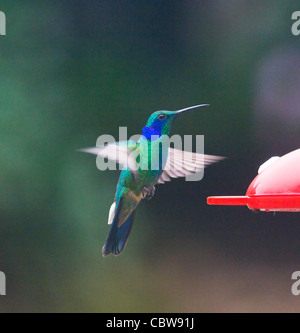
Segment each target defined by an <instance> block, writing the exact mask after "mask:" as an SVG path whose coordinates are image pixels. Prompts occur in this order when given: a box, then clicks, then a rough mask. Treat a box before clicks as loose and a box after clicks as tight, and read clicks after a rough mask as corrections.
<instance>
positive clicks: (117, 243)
mask: <svg viewBox="0 0 300 333" xmlns="http://www.w3.org/2000/svg"><path fill="white" fill-rule="evenodd" d="M122 204H123V198H121V199H120V201H119V203H118V207H117V211H116V213H115V216H114V219H113V222H112V225H111V228H110V231H109V234H108V236H107V239H106V242H105V244H104V246H103V248H102V255H103V256H104V257H105V256H107V255H109V254H114V255H115V256H117V255H119V254H120V253H121V252H122V251H123V249H124V247H125V245H126V242H127V239H128V237H129V235H130V231H131V227H132V223H133V219H134V211H133V212H132V213H131V214H130V215H129V217H128V218H127V220H126V221H125V222H124V223H123V224H122V225H121V226H120V227H118V223H119V215H120V211H121V208H122Z"/></svg>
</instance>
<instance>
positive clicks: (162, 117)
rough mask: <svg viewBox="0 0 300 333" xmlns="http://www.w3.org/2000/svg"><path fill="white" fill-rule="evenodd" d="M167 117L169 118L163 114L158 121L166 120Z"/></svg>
mask: <svg viewBox="0 0 300 333" xmlns="http://www.w3.org/2000/svg"><path fill="white" fill-rule="evenodd" d="M166 117H167V116H166V115H165V114H163V113H161V114H160V115H159V116H158V119H159V120H165V119H166Z"/></svg>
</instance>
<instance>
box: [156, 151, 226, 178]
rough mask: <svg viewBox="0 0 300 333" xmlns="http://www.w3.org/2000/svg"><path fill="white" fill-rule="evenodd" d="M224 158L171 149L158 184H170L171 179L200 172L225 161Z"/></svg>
mask: <svg viewBox="0 0 300 333" xmlns="http://www.w3.org/2000/svg"><path fill="white" fill-rule="evenodd" d="M223 159H224V157H220V156H213V155H204V154H198V153H193V152H188V151H183V150H179V149H174V148H169V152H168V158H167V162H166V165H165V167H164V171H163V173H162V174H161V176H160V178H159V179H158V182H157V183H158V184H163V183H164V182H168V181H170V180H171V178H179V177H186V176H188V175H191V174H193V173H196V172H199V171H201V170H202V169H204V168H205V167H206V166H208V165H209V164H212V163H216V162H218V161H220V160H223Z"/></svg>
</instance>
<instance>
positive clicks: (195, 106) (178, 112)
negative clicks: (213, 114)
mask: <svg viewBox="0 0 300 333" xmlns="http://www.w3.org/2000/svg"><path fill="white" fill-rule="evenodd" d="M203 106H209V104H200V105H194V106H190V107H188V108H184V109H181V110H178V111H175V112H176V114H180V113H182V112H185V111H188V110H192V109H197V108H201V107H203Z"/></svg>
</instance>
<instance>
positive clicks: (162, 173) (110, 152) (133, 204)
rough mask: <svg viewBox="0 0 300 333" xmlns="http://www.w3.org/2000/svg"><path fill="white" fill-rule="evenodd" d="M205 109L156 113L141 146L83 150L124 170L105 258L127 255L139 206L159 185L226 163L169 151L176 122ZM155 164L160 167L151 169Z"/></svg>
mask: <svg viewBox="0 0 300 333" xmlns="http://www.w3.org/2000/svg"><path fill="white" fill-rule="evenodd" d="M205 106H208V104H200V105H195V106H191V107H187V108H184V109H181V110H177V111H166V110H162V111H156V112H154V113H152V114H151V115H150V117H149V119H148V121H147V123H146V126H145V127H143V129H142V136H141V137H140V139H139V140H138V141H137V142H136V141H133V140H128V141H120V142H117V143H109V144H108V145H104V146H101V147H92V148H85V149H81V151H83V152H86V153H91V154H95V155H98V156H101V157H103V158H107V159H110V160H114V161H116V162H118V163H119V164H120V165H121V166H122V167H123V168H122V171H121V174H120V177H119V181H118V184H117V188H116V194H115V198H114V201H113V204H112V205H111V207H110V210H109V214H108V215H109V216H108V224H109V225H111V227H110V231H109V233H108V236H107V239H106V242H105V244H104V246H103V248H102V255H103V256H107V255H109V254H113V255H116V256H117V255H119V254H120V253H121V252H122V251H123V249H124V247H125V245H126V244H127V240H128V237H129V235H130V232H131V229H132V224H133V220H134V215H135V210H136V208H137V206H138V205H139V203H140V202H141V200H143V199H147V200H150V199H151V198H152V197H153V196H154V194H155V190H156V188H155V186H156V185H157V184H163V183H165V182H167V181H170V180H171V178H178V177H185V176H187V175H190V174H193V173H195V172H199V171H201V170H203V168H204V167H205V166H207V165H209V164H211V163H215V162H218V161H220V160H221V159H223V157H220V156H213V155H204V154H198V153H193V152H187V151H182V150H179V149H175V148H171V147H168V144H167V141H168V138H169V137H168V136H169V135H170V133H171V130H172V126H173V124H174V121H175V119H177V118H178V116H179V115H181V114H182V113H184V112H186V111H189V110H192V109H195V108H200V107H205ZM137 161H138V162H139V163H137ZM153 162H154V163H153ZM151 163H152V164H155V165H156V167H154V168H151V167H150V168H149V165H150V164H151ZM152 164H151V165H152Z"/></svg>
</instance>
